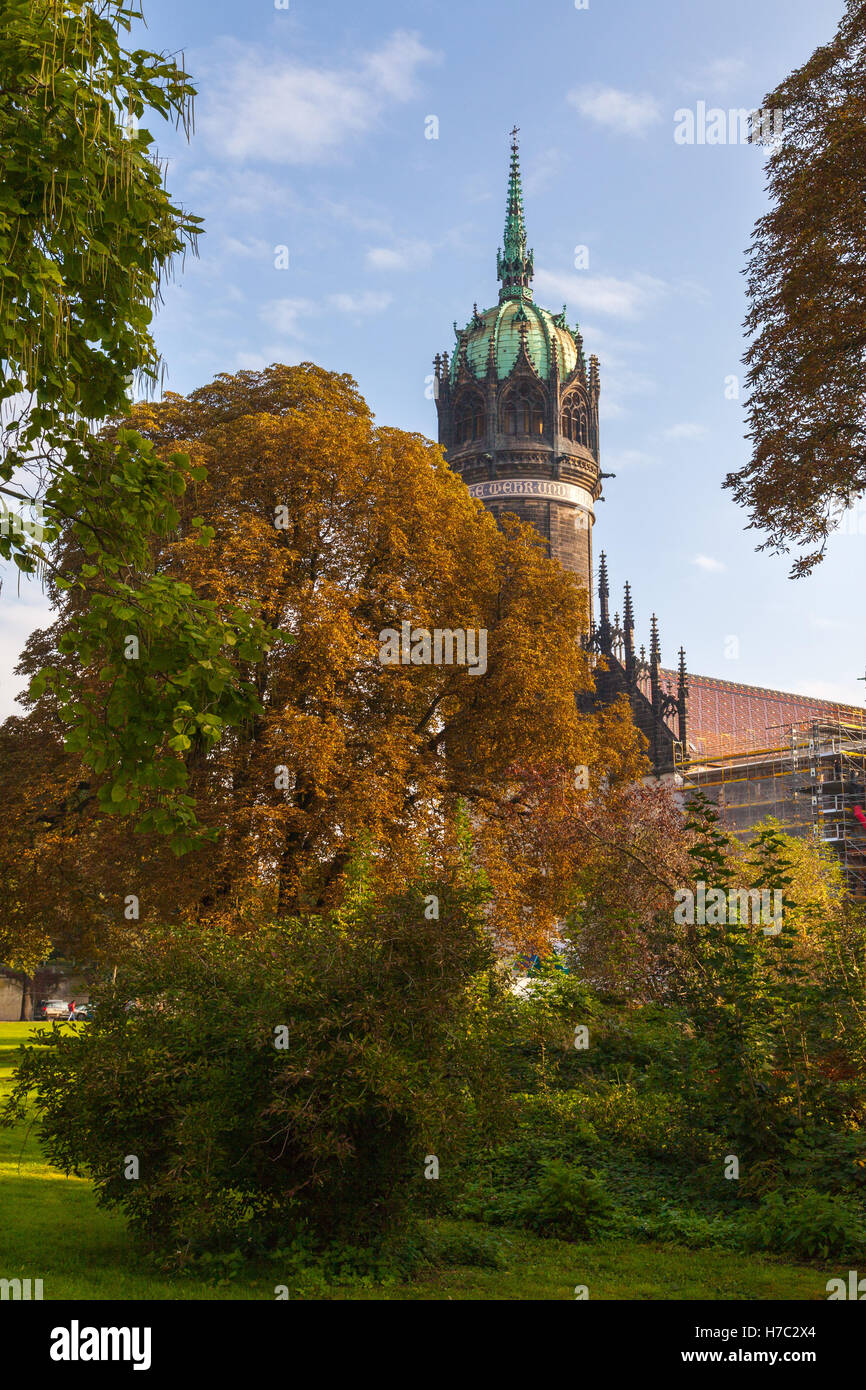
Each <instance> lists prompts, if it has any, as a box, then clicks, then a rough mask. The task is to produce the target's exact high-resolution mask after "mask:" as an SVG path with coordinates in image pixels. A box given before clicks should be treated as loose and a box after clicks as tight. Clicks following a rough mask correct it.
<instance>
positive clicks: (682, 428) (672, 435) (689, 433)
mask: <svg viewBox="0 0 866 1390" xmlns="http://www.w3.org/2000/svg"><path fill="white" fill-rule="evenodd" d="M706 433H707V427H706V425H696V424H694V423H693V422H692V421H691V420H683V421H681V423H680V424H678V425H671V427H670V429H667V430H665V431H664V437H665V439H703V437H704V435H705V434H706Z"/></svg>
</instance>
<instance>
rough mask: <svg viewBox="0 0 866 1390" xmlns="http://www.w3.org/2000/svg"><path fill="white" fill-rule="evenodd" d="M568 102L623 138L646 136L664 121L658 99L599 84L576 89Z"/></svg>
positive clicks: (570, 93)
mask: <svg viewBox="0 0 866 1390" xmlns="http://www.w3.org/2000/svg"><path fill="white" fill-rule="evenodd" d="M566 100H567V101H568V103H569V105H570V106H574V107H575V108H576V109H577V110H578V111H579V112H580V114H581V115H582V116H588V117H589V119H590V120H591V121H595V122H596V124H597V125H603V126H607V128H608V129H609V130H615V131H617V132H618V133H619V134H620V135H646V133H647V131H648V130H649V128H650V126H652V125H656V124H657V123H658V122H659V121H660V120H661V118H662V113H661V107H660V105H659V103H658V102H657V101H656V99H655V97H653V96H649V95H648V94H647V93H640V92H622V91H619V90H618V89H617V88H616V87H602V86H599V85H597V84H596V85H593V86H587V87H575V88H574V90H573V91H571V92H569V93H568V95H567V97H566Z"/></svg>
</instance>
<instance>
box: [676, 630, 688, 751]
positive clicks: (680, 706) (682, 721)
mask: <svg viewBox="0 0 866 1390" xmlns="http://www.w3.org/2000/svg"><path fill="white" fill-rule="evenodd" d="M688 697H689V677H688V672H687V670H686V654H685V651H684V650H683V648H682V647H680V667H679V672H678V680H677V725H678V728H677V732H678V734H679V740H680V743H681V744H682V746H683V758H684V759H687V758H688V756H689V744H688V731H687V728H686V715H687V711H688Z"/></svg>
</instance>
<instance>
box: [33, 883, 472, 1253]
mask: <svg viewBox="0 0 866 1390" xmlns="http://www.w3.org/2000/svg"><path fill="white" fill-rule="evenodd" d="M430 892H436V893H437V895H438V897H439V907H440V918H439V920H438V921H428V920H426V918H425V915H424V902H425V896H426V894H428V893H430ZM489 966H490V948H489V945H488V941H487V937H486V935H485V932H484V929H483V919H482V916H481V912H480V908H479V895H478V893H477V892H476V891H475V889H474V888H473V887H472V885H471V884H470V885H469V886H466V885H462V886H461V884H460V883H459V882H458V883H456V884H455V883H454V882H451V883H449V882H442V883H436V882H435V881H434V882H433V883H432V885H431V883H430V882H427V883H425V884H424V886H423V891H422V890H421V889H420V888H418V889H415V888H412V889H410V890H407V892H406V893H405V894H403V895H402V896H401V897H400V898H395V899H390V900H387V901H386V902H385V903H384V904H381V905H375V904H373V903H372V902H371V900H370V898H369V897H367V898H366V899H365V900H364V904H363V908H362V909H361V908H354V907H353V908H352V910H351V913H349V914H348V915H347V914H346V913H344V914H342V915H338V916H335V917H334V918H331V919H323V918H306V919H303V920H296V921H290V922H285V923H282V924H279V925H275V926H273V927H271V928H269V929H266V930H262V931H260V932H258V933H256V934H255V935H252V936H232V935H230V934H229V933H228V932H226V931H224V930H222V929H219V928H216V927H209V928H208V929H207V930H206V931H205V930H199V929H198V928H189V929H183V930H178V931H174V932H170V931H153V932H149V933H148V932H145V933H142V938H141V941H140V944H139V946H138V947H136V948H135V949H134V950H133V951H132V952H131V953H130V955H129V957H128V958H127V959H126V960H125V961H122V962H121V963H120V965H119V968H118V974H117V979H116V981H115V982H114V983H111V982H108V981H107V982H105V983H104V984H103V986H102V988H101V991H100V993H99V1008H98V1010H97V1012H96V1016H95V1018H94V1021H93V1022H92V1023H91V1024H90V1025H89V1026H88V1027H86V1028H84V1029H81V1030H77V1029H63V1030H58V1029H55V1030H53V1031H52V1032H50V1033H46V1034H44V1035H42V1036H41V1037H39V1038H37V1041H36V1043H35V1044H34V1045H32V1046H30V1047H28V1048H26V1049H25V1051H24V1060H23V1062H22V1064H21V1067H20V1070H19V1075H18V1078H17V1082H16V1086H15V1089H14V1091H13V1096H12V1099H11V1101H10V1103H9V1106H8V1107H7V1114H6V1119H7V1121H11V1120H14V1119H15V1118H16V1117H18V1116H20V1115H21V1114H22V1113H23V1112H24V1110H25V1108H26V1106H27V1103H28V1093H29V1092H30V1091H31V1090H32V1089H35V1092H36V1105H37V1112H38V1116H39V1120H40V1132H41V1137H42V1141H43V1145H44V1147H45V1150H46V1153H47V1155H48V1157H49V1159H50V1161H51V1162H52V1163H53V1164H54V1165H55V1166H57V1167H59V1168H61V1169H62V1170H63V1171H65V1172H67V1173H68V1172H74V1173H77V1174H80V1175H84V1176H88V1177H90V1178H92V1180H93V1182H94V1185H95V1189H96V1195H97V1200H98V1201H99V1202H100V1203H101V1204H103V1205H106V1206H113V1207H118V1208H120V1209H121V1210H122V1211H123V1212H124V1214H125V1216H126V1218H127V1220H128V1222H129V1224H130V1226H131V1228H132V1229H133V1231H135V1232H136V1233H138V1234H139V1235H140V1236H142V1237H143V1238H144V1239H145V1241H146V1242H147V1244H148V1245H149V1246H150V1247H151V1248H152V1249H153V1250H154V1251H156V1252H160V1253H162V1254H163V1255H166V1256H168V1257H170V1258H172V1259H175V1258H177V1259H180V1260H184V1259H185V1260H188V1259H190V1258H196V1257H197V1256H199V1255H200V1254H201V1253H203V1252H206V1251H210V1252H212V1253H218V1252H231V1251H234V1250H238V1251H241V1252H242V1253H244V1254H257V1253H259V1252H263V1251H267V1250H270V1249H272V1248H274V1246H276V1245H279V1244H284V1243H285V1240H286V1238H287V1237H289V1238H291V1234H292V1232H293V1231H294V1230H300V1229H304V1230H306V1231H308V1232H309V1233H310V1236H311V1239H312V1240H313V1241H314V1242H315V1241H316V1240H318V1241H320V1242H323V1243H328V1242H330V1241H332V1240H333V1239H334V1238H335V1237H337V1236H344V1235H345V1232H346V1231H352V1232H353V1239H354V1240H355V1241H356V1242H357V1243H359V1244H362V1245H363V1244H364V1243H365V1242H367V1241H373V1240H375V1239H376V1238H378V1235H379V1234H380V1233H382V1232H384V1231H388V1230H389V1229H395V1228H399V1227H400V1225H401V1224H402V1223H403V1222H404V1220H405V1219H406V1216H407V1212H408V1208H409V1205H410V1198H411V1195H412V1193H413V1191H414V1192H415V1193H416V1195H417V1194H420V1191H421V1190H422V1189H424V1188H430V1187H438V1186H439V1185H438V1184H431V1183H425V1182H424V1179H423V1174H424V1168H425V1158H426V1156H427V1155H432V1154H435V1155H437V1156H438V1158H439V1160H440V1162H442V1163H443V1164H445V1163H446V1161H447V1162H448V1163H451V1162H452V1161H455V1162H456V1159H457V1157H459V1152H460V1146H461V1144H464V1143H465V1142H466V1138H467V1136H468V1133H469V1130H470V1125H471V1107H470V1106H469V1105H467V1099H468V1098H470V1097H471V1095H472V1092H473V1088H474V1087H475V1076H474V1072H473V1067H474V1065H475V1058H476V1057H477V1055H478V1051H479V1049H481V1048H483V1046H484V1038H483V1026H482V1024H483V1020H480V1018H479V1013H478V1008H477V1003H476V1002H474V1001H473V993H474V994H475V995H477V993H478V991H477V989H476V988H475V986H476V983H477V980H478V977H479V975H483V974H484V972H486V971H487V970H488V968H489ZM492 988H493V985H492V984H491V989H492ZM130 999H135V1000H136V1001H137V1007H136V1008H135V1009H134V1010H132V1011H130V1010H129V1009H128V1008H127V1007H126V1003H127V1001H129V1000H130ZM481 1070H483V1072H484V1075H485V1077H487V1076H489V1075H490V1074H491V1061H490V1058H489V1057H485V1058H484V1065H483V1068H481ZM131 1158H135V1160H136V1161H137V1165H138V1168H137V1171H138V1176H137V1177H131V1176H127V1174H128V1173H129V1172H130V1159H131ZM425 1195H426V1194H425Z"/></svg>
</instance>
